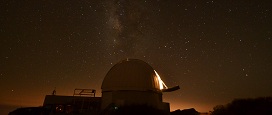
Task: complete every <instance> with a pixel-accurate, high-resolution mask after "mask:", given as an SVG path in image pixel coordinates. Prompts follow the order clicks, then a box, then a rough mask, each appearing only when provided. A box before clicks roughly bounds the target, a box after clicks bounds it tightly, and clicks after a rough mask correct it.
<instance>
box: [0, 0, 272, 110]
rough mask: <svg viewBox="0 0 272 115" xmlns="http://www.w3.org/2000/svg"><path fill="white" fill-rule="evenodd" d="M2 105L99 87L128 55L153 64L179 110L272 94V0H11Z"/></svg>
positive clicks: (4, 36)
mask: <svg viewBox="0 0 272 115" xmlns="http://www.w3.org/2000/svg"><path fill="white" fill-rule="evenodd" d="M0 14H1V16H0V50H1V52H0V91H1V94H0V105H1V106H3V105H9V106H11V105H12V106H39V105H42V103H43V99H44V96H45V95H47V94H51V92H52V91H53V90H54V88H55V87H56V90H57V94H58V95H72V94H73V90H74V89H75V88H92V89H96V90H97V92H98V93H97V95H98V96H101V84H102V81H103V78H104V76H105V75H106V73H107V72H108V71H109V69H110V68H111V67H112V66H113V65H114V64H116V63H117V62H119V61H121V60H123V59H126V58H136V59H141V60H143V61H145V62H147V63H148V64H150V65H151V66H152V67H153V68H154V69H155V70H156V71H157V72H158V73H159V74H160V76H161V78H162V80H163V81H164V82H165V83H166V85H167V86H175V85H180V87H181V89H180V90H178V91H175V92H171V93H164V94H163V100H164V101H166V102H170V106H171V110H176V109H186V108H195V109H196V110H197V111H210V110H212V108H213V107H214V106H215V105H218V104H226V103H228V102H230V101H232V100H233V99H235V98H254V97H261V96H272V90H271V89H272V71H271V69H272V40H271V37H272V21H271V20H272V3H271V1H270V0H261V1H259V0H220V1H215V0H214V1H213V0H198V1H192V0H73V1H72V0H58V1H53V0H39V1H38V0H3V1H1V3H0Z"/></svg>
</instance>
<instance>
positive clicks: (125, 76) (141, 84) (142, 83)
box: [101, 59, 160, 92]
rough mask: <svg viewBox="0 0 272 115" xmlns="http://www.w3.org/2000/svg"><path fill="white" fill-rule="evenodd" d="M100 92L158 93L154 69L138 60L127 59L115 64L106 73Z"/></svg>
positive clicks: (158, 88) (158, 87)
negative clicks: (131, 91)
mask: <svg viewBox="0 0 272 115" xmlns="http://www.w3.org/2000/svg"><path fill="white" fill-rule="evenodd" d="M101 89H102V92H106V91H120V90H136V91H160V86H159V81H158V79H157V76H156V74H155V72H154V69H153V68H152V67H151V66H150V65H148V64H147V63H146V62H144V61H142V60H138V59H127V60H123V61H121V62H119V63H117V64H115V65H114V66H113V67H112V68H111V69H110V71H109V72H108V73H107V75H106V77H105V78H104V80H103V83H102V86H101Z"/></svg>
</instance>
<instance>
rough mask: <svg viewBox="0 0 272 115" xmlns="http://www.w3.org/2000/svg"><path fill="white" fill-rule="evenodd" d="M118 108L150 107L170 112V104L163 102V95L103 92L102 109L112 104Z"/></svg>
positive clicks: (149, 92) (151, 92) (135, 92)
mask: <svg viewBox="0 0 272 115" xmlns="http://www.w3.org/2000/svg"><path fill="white" fill-rule="evenodd" d="M112 103H114V104H115V105H116V106H126V105H148V106H152V107H154V108H157V109H161V110H165V109H166V110H169V104H166V103H163V102H162V93H159V92H154V91H113V92H102V105H101V109H102V110H104V109H105V108H107V107H108V106H109V105H110V104H112Z"/></svg>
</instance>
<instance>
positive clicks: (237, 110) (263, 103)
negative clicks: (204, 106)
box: [212, 97, 272, 115]
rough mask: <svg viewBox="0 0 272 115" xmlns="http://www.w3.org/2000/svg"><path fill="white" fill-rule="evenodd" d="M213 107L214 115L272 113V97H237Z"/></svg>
mask: <svg viewBox="0 0 272 115" xmlns="http://www.w3.org/2000/svg"><path fill="white" fill-rule="evenodd" d="M213 109H214V111H213V112H212V115H272V97H260V98H255V99H235V100H233V101H232V102H231V103H229V104H227V105H217V106H215V107H214V108H213Z"/></svg>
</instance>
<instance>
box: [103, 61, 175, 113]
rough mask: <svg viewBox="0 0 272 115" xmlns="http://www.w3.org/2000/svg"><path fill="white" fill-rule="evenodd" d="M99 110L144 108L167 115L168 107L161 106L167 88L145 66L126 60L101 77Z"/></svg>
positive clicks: (155, 73) (149, 68)
mask: <svg viewBox="0 0 272 115" xmlns="http://www.w3.org/2000/svg"><path fill="white" fill-rule="evenodd" d="M101 89H102V103H101V109H102V110H104V109H107V108H109V107H110V106H113V105H114V106H128V105H148V106H151V107H153V108H156V109H159V110H162V111H165V112H170V107H169V103H166V102H162V92H170V91H174V90H177V89H179V86H176V87H173V88H168V87H167V86H166V85H165V84H164V82H163V81H162V80H161V78H160V76H159V75H158V74H157V72H156V71H155V70H154V69H153V68H152V67H151V66H150V65H148V64H147V63H146V62H144V61H141V60H138V59H126V60H123V61H121V62H119V63H117V64H116V65H114V66H113V67H112V68H111V69H110V70H109V72H108V73H107V75H106V76H105V78H104V80H103V83H102V86H101Z"/></svg>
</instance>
